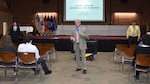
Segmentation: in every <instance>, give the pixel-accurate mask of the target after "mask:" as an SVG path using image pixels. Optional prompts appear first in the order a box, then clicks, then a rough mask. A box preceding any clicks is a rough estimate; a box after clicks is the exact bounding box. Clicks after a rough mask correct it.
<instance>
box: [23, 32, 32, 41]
mask: <svg viewBox="0 0 150 84" xmlns="http://www.w3.org/2000/svg"><path fill="white" fill-rule="evenodd" d="M32 39H33V35H32V34H31V33H27V34H26V36H25V38H24V40H25V42H27V43H29V42H32Z"/></svg>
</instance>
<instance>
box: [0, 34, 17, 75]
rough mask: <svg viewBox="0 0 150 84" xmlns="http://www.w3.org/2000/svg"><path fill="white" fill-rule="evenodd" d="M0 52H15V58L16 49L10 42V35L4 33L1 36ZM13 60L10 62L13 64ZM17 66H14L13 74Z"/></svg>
mask: <svg viewBox="0 0 150 84" xmlns="http://www.w3.org/2000/svg"><path fill="white" fill-rule="evenodd" d="M0 52H15V53H16V60H18V58H17V50H16V49H15V46H14V45H13V43H12V40H11V37H10V35H4V36H2V38H1V40H0ZM14 63H15V62H13V63H12V64H14ZM16 71H17V68H14V75H16Z"/></svg>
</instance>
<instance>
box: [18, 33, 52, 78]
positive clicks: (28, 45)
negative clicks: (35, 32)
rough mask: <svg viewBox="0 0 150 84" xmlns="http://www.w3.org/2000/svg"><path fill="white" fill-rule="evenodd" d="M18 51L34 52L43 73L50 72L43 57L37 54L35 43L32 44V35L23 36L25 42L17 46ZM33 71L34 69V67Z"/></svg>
mask: <svg viewBox="0 0 150 84" xmlns="http://www.w3.org/2000/svg"><path fill="white" fill-rule="evenodd" d="M18 52H34V53H35V55H36V59H37V62H38V63H40V64H41V66H42V68H43V70H44V72H45V75H47V74H50V73H52V71H51V70H49V69H48V67H47V65H46V62H45V60H44V59H43V58H41V57H40V55H39V50H38V49H37V47H36V46H35V45H33V44H32V35H31V34H27V35H26V37H25V43H21V44H19V46H18ZM34 71H35V69H34Z"/></svg>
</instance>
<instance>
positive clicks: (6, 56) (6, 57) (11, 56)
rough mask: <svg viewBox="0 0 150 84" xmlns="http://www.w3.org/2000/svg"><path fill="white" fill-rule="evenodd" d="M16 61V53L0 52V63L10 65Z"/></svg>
mask: <svg viewBox="0 0 150 84" xmlns="http://www.w3.org/2000/svg"><path fill="white" fill-rule="evenodd" d="M15 61H16V53H15V52H2V51H1V52H0V62H5V63H10V62H15Z"/></svg>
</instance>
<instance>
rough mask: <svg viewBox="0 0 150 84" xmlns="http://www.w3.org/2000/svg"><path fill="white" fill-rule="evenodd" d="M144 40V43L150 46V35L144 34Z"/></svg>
mask: <svg viewBox="0 0 150 84" xmlns="http://www.w3.org/2000/svg"><path fill="white" fill-rule="evenodd" d="M142 42H143V44H144V45H149V46H150V35H147V34H145V35H143V36H142Z"/></svg>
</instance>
